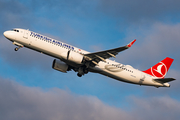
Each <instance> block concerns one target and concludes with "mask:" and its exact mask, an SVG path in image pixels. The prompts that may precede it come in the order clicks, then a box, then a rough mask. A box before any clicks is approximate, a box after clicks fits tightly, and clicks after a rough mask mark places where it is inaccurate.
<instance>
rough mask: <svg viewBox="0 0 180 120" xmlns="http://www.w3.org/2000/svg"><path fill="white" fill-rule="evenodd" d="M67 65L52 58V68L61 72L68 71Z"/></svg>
mask: <svg viewBox="0 0 180 120" xmlns="http://www.w3.org/2000/svg"><path fill="white" fill-rule="evenodd" d="M68 67H69V66H68V65H67V64H66V63H64V62H62V61H60V60H57V59H54V61H53V64H52V68H53V69H55V70H58V71H61V72H64V73H66V72H67V71H68Z"/></svg>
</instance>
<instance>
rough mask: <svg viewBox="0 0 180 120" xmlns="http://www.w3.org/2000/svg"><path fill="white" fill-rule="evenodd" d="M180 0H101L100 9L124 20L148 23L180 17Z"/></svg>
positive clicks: (130, 22)
mask: <svg viewBox="0 0 180 120" xmlns="http://www.w3.org/2000/svg"><path fill="white" fill-rule="evenodd" d="M179 5H180V1H178V0H158V1H157V0H151V1H144V0H111V1H109V0H100V8H99V9H100V10H102V11H103V12H104V13H106V14H107V15H110V16H114V17H116V18H119V19H118V20H123V21H124V22H128V23H129V24H132V23H144V22H145V23H146V24H147V21H149V22H152V21H158V20H163V21H166V20H167V21H168V20H170V18H172V19H174V18H179V17H180V16H179V15H178V11H179V10H180V8H179Z"/></svg>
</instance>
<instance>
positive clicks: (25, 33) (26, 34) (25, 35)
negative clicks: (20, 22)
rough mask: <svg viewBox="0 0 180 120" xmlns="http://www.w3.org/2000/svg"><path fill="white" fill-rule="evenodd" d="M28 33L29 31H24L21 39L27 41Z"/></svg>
mask: <svg viewBox="0 0 180 120" xmlns="http://www.w3.org/2000/svg"><path fill="white" fill-rule="evenodd" d="M28 33H29V30H24V35H23V37H24V38H26V39H28Z"/></svg>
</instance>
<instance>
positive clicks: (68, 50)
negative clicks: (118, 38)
mask: <svg viewBox="0 0 180 120" xmlns="http://www.w3.org/2000/svg"><path fill="white" fill-rule="evenodd" d="M3 34H4V36H5V37H6V38H7V39H8V40H10V41H11V42H12V43H13V44H14V45H16V46H17V47H16V48H15V49H14V50H15V51H18V50H19V49H20V48H23V47H26V48H29V49H32V50H35V51H38V52H41V53H44V54H46V55H49V56H52V57H54V58H55V59H54V61H53V63H52V68H53V69H55V70H58V71H60V72H64V73H67V71H70V70H74V71H75V72H77V76H79V77H81V76H83V75H85V74H87V73H88V72H93V73H99V74H102V75H105V76H107V77H111V78H113V79H116V80H118V81H122V82H126V83H132V84H137V85H145V86H154V87H157V88H158V87H170V84H169V83H168V82H171V81H173V80H175V79H174V78H164V77H165V75H166V74H167V72H168V70H169V68H170V66H171V64H172V62H173V60H174V59H172V58H169V57H166V58H165V59H164V60H162V61H160V62H159V63H157V64H155V65H154V66H153V67H151V68H149V69H147V70H145V71H140V70H138V69H134V68H133V67H132V66H130V65H124V64H121V63H118V62H115V61H112V60H110V59H108V58H111V57H114V58H116V55H117V54H118V53H119V52H122V51H124V50H126V49H128V48H130V47H131V46H132V45H133V44H134V42H135V41H136V39H135V40H133V41H132V42H130V43H129V44H127V45H125V46H123V47H118V48H114V49H110V50H105V51H99V52H93V53H90V52H87V51H85V50H82V49H80V48H77V47H74V46H72V45H69V44H66V43H64V42H61V41H58V40H55V39H52V38H50V37H47V36H44V35H41V34H39V33H36V32H33V31H30V30H28V29H20V28H15V29H12V30H8V31H5V32H4V33H3Z"/></svg>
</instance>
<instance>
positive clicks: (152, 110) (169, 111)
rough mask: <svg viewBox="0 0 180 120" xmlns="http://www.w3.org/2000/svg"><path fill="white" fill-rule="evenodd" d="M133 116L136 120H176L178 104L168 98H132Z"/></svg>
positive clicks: (179, 108) (179, 103)
mask: <svg viewBox="0 0 180 120" xmlns="http://www.w3.org/2000/svg"><path fill="white" fill-rule="evenodd" d="M131 99H132V100H133V105H134V107H135V108H136V109H134V110H133V115H134V117H135V118H136V119H137V120H145V119H146V120H152V119H161V120H169V119H172V120H178V119H179V118H180V116H179V110H180V102H179V101H176V100H174V99H172V98H170V97H168V96H167V97H151V98H137V97H132V98H131Z"/></svg>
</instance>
